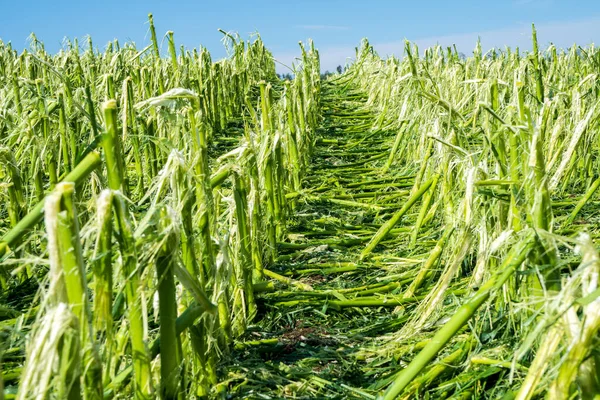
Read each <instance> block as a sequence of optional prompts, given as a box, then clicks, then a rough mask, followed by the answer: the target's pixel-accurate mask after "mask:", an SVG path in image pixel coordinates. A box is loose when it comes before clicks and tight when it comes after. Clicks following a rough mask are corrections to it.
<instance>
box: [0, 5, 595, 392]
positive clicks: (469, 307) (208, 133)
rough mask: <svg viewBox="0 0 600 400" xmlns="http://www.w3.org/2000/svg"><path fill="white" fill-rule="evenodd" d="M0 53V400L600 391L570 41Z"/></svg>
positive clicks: (584, 73)
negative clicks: (339, 67) (287, 76)
mask: <svg viewBox="0 0 600 400" xmlns="http://www.w3.org/2000/svg"><path fill="white" fill-rule="evenodd" d="M149 27H150V28H149V29H150V35H149V36H150V37H151V44H150V45H149V46H148V47H146V48H144V49H138V48H136V47H135V45H134V44H133V43H125V44H120V43H118V42H116V41H115V42H111V43H109V44H108V45H107V46H106V48H105V50H104V51H102V52H101V51H99V50H98V49H97V48H95V47H94V45H93V43H92V41H91V39H89V40H88V42H87V43H86V44H85V45H84V46H81V45H80V44H79V43H78V42H77V41H74V42H65V44H64V46H63V50H61V51H60V52H59V53H57V54H54V55H51V54H48V53H47V52H46V51H45V50H44V46H43V43H42V42H40V41H38V40H37V38H35V37H34V36H32V38H31V46H30V49H29V50H27V51H24V52H22V53H21V54H19V53H17V52H16V51H15V50H14V49H12V47H11V46H10V44H5V43H1V42H0V116H1V118H0V146H1V147H0V164H1V165H0V171H1V172H0V174H2V182H3V185H2V188H1V191H0V193H1V195H2V196H4V197H5V198H4V201H3V202H2V205H1V206H0V215H1V216H2V218H1V219H0V223H1V226H0V228H1V234H2V238H1V239H0V254H1V255H2V263H1V264H0V272H1V273H0V286H1V289H2V292H1V293H2V295H1V296H0V335H1V336H0V338H1V341H0V372H1V374H0V376H1V379H0V389H1V390H0V398H2V396H3V398H5V399H10V398H18V399H30V398H31V399H33V398H36V399H37V398H57V399H58V398H69V399H76V398H86V399H91V398H94V399H95V398H107V399H111V398H115V399H118V398H139V399H150V398H164V399H175V398H177V399H179V398H224V399H225V398H260V399H280V398H298V399H304V398H344V399H346V398H356V399H362V398H364V399H385V400H390V399H413V398H432V399H433V398H448V399H480V398H481V399H488V398H489V399H499V398H501V399H539V398H550V399H562V398H565V399H567V398H569V399H571V398H582V399H588V398H595V396H597V395H598V393H600V371H599V368H600V365H599V363H600V354H598V351H597V347H598V340H599V336H598V329H600V303H599V302H600V300H598V299H599V297H600V288H599V287H598V279H599V274H600V256H599V255H598V250H597V246H596V242H597V238H598V231H597V230H596V229H595V228H596V224H597V223H598V220H599V216H598V214H597V212H596V206H597V204H598V200H597V198H596V197H595V195H596V191H597V189H598V187H599V186H600V176H599V175H598V173H597V172H596V171H597V170H598V160H597V156H598V152H599V149H598V144H597V143H598V139H599V138H598V132H599V128H600V121H599V114H600V111H599V110H598V103H599V102H600V97H599V91H600V86H599V79H598V74H599V73H600V67H599V66H600V54H599V53H598V51H597V50H596V48H595V47H593V46H589V47H585V48H583V47H576V46H573V47H571V48H569V49H565V50H563V49H557V48H555V47H554V46H550V47H548V48H546V49H540V48H539V46H538V40H537V37H536V32H535V29H534V28H533V30H532V48H533V51H531V52H523V51H519V49H509V48H506V49H504V50H498V49H496V50H491V51H489V52H487V53H483V51H482V46H481V44H480V43H477V44H476V46H475V50H474V52H473V55H472V56H470V57H464V56H462V55H461V54H459V53H458V50H457V49H456V48H454V47H452V48H442V47H439V46H437V47H433V48H429V49H426V50H425V51H424V52H420V51H419V49H418V48H417V47H416V46H415V45H414V44H412V43H410V42H406V44H405V51H404V57H403V58H402V59H398V58H394V57H389V58H385V59H384V58H381V57H380V56H379V55H378V54H377V53H376V52H375V50H374V48H373V47H372V46H371V45H370V44H369V43H368V42H367V41H366V40H365V41H363V42H362V43H361V44H360V45H359V46H358V47H357V48H356V54H355V58H354V61H353V62H352V63H350V64H349V65H348V66H347V68H346V70H345V71H344V73H343V74H338V75H333V76H330V77H328V78H327V79H324V80H322V79H321V76H320V64H319V53H318V51H317V50H316V49H315V47H314V45H313V44H312V42H310V43H308V45H306V46H305V45H303V44H300V57H299V59H298V62H297V64H296V65H294V66H293V69H294V78H293V80H286V81H282V80H280V79H279V78H278V77H277V75H276V73H275V60H274V59H273V56H272V55H271V53H270V52H269V51H268V50H267V49H266V48H265V46H264V43H263V42H262V40H261V39H260V37H258V36H257V37H256V38H254V39H253V40H252V41H244V40H242V39H241V38H239V37H238V36H237V35H234V34H231V33H228V32H222V33H223V42H224V44H225V46H226V47H227V49H228V54H229V56H228V57H227V58H225V59H223V60H219V61H216V62H214V61H213V60H211V58H210V54H209V53H208V51H207V50H206V49H203V48H200V49H193V50H188V49H185V48H183V47H180V48H178V47H177V46H176V44H175V43H176V41H175V38H176V36H175V34H174V33H173V32H171V31H169V32H167V33H166V34H165V35H164V38H163V40H162V41H163V42H164V43H165V44H166V46H165V47H166V49H165V50H166V51H164V54H161V49H160V46H159V43H161V38H160V37H157V33H156V30H155V28H154V23H153V20H152V16H149Z"/></svg>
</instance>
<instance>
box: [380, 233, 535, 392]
mask: <svg viewBox="0 0 600 400" xmlns="http://www.w3.org/2000/svg"><path fill="white" fill-rule="evenodd" d="M533 245H534V236H533V235H532V234H531V233H529V234H527V236H525V238H523V239H522V240H521V241H520V242H519V244H518V245H517V246H515V247H513V248H512V249H511V251H510V252H509V254H508V255H507V256H506V258H505V260H504V262H503V263H502V265H501V267H500V269H499V271H498V273H497V274H496V275H494V276H493V277H492V278H490V279H489V280H488V281H487V282H486V283H485V284H484V285H482V286H481V288H480V289H479V290H478V291H477V293H475V295H474V296H473V297H472V298H471V299H469V301H467V302H466V303H465V304H463V305H462V306H461V307H460V308H459V309H458V310H457V311H456V313H455V314H454V315H453V316H452V318H450V320H449V321H448V322H446V324H444V326H443V327H442V328H441V329H439V330H438V331H437V332H436V334H435V336H434V337H433V338H432V339H431V341H430V342H429V343H428V344H427V345H426V346H425V348H423V350H421V352H419V354H418V355H417V356H416V357H415V358H413V360H412V361H411V363H410V364H409V365H408V366H407V367H406V368H404V369H403V370H402V372H401V373H400V374H399V375H398V377H397V378H396V379H395V380H394V383H393V384H392V385H391V386H390V387H389V388H388V389H387V390H386V391H385V393H384V394H383V396H382V399H384V400H393V399H396V398H397V397H398V395H400V394H401V393H402V392H403V391H404V389H405V388H406V387H407V386H408V385H409V384H410V383H411V382H412V381H413V379H414V378H415V377H416V376H417V375H418V374H419V373H420V372H421V371H422V370H423V368H425V367H426V366H427V364H428V363H429V362H430V361H431V360H433V358H435V356H436V355H437V354H438V353H439V352H440V351H441V350H442V348H443V347H444V346H445V345H446V344H447V343H448V342H449V341H450V340H451V339H452V338H453V337H454V335H455V334H456V333H457V332H458V331H459V330H460V328H461V327H462V326H463V325H464V324H466V323H467V321H468V320H469V319H470V318H471V317H472V316H473V315H474V314H475V312H476V311H477V310H478V309H479V307H481V305H483V303H485V301H486V300H487V299H488V298H489V297H490V296H491V295H492V294H493V293H495V292H497V291H498V290H499V289H500V288H501V287H502V285H504V284H505V283H506V281H507V280H508V279H509V278H510V277H511V276H512V274H513V273H514V272H515V270H516V269H517V268H518V267H519V266H520V265H521V264H522V263H523V262H524V261H525V260H526V258H527V256H528V255H529V252H530V251H531V250H532V248H533Z"/></svg>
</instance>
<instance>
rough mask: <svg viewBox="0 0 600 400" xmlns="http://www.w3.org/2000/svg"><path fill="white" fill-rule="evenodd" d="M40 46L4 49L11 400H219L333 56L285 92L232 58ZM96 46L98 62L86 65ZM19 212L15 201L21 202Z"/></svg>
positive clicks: (256, 51) (310, 137)
mask: <svg viewBox="0 0 600 400" xmlns="http://www.w3.org/2000/svg"><path fill="white" fill-rule="evenodd" d="M149 26H150V36H151V45H150V46H148V47H146V48H144V49H138V48H136V47H135V45H134V44H133V43H125V44H120V43H118V42H116V41H115V42H111V43H109V44H108V45H107V46H106V48H105V50H104V51H99V50H98V49H97V48H96V47H94V44H93V43H92V40H91V39H89V41H88V43H87V44H86V45H83V46H82V45H81V44H80V43H78V42H77V41H74V42H65V43H64V46H63V49H62V50H61V51H60V52H59V53H58V54H54V55H51V54H48V53H47V52H46V51H45V50H44V46H43V44H42V43H41V42H40V41H38V40H37V39H36V38H35V37H34V36H32V38H31V46H30V49H29V50H26V51H23V52H22V53H20V54H18V53H17V52H16V51H15V50H14V49H12V48H11V46H10V44H5V43H2V44H0V70H1V73H0V76H1V78H0V82H1V84H0V86H1V89H0V92H1V96H0V97H1V98H2V100H1V103H2V104H1V106H0V108H1V114H2V118H1V122H0V131H1V136H2V139H1V146H2V147H1V149H0V158H1V159H2V179H3V182H4V185H3V188H2V195H3V196H8V197H7V199H6V201H5V202H3V203H4V206H3V208H2V211H1V212H2V215H3V217H2V227H1V229H2V239H1V244H0V249H1V253H2V257H3V261H2V267H1V276H2V278H1V288H2V296H1V300H0V301H1V304H2V313H1V314H2V316H1V320H2V321H1V331H2V340H1V344H2V345H1V346H0V347H1V350H0V353H1V356H0V359H1V365H2V367H1V370H2V379H1V382H2V385H1V387H2V389H1V391H0V398H3V399H10V398H18V399H34V398H35V399H40V398H56V399H59V398H60V399H62V398H69V399H76V398H86V399H92V398H93V399H102V398H139V399H153V398H165V399H176V398H215V397H221V396H224V395H225V394H226V393H227V392H228V391H229V384H228V383H227V381H225V380H224V379H223V373H222V365H224V364H226V363H227V360H229V357H230V354H231V351H232V349H233V348H234V344H235V343H236V342H237V341H238V340H239V338H240V337H241V336H242V335H243V334H244V333H245V332H246V329H247V326H248V325H250V324H252V323H253V321H255V320H256V318H257V313H258V312H257V301H256V298H255V296H256V295H255V287H258V289H260V288H261V287H264V286H265V284H268V283H269V282H270V280H271V279H273V280H274V281H275V282H279V281H282V282H284V283H283V284H286V285H287V284H288V283H289V280H288V279H287V278H285V277H283V276H279V275H278V274H276V273H274V272H271V270H270V269H269V268H270V262H269V260H271V259H273V258H274V257H275V254H276V248H275V245H274V244H275V243H277V240H281V237H282V235H283V232H284V231H285V229H286V220H285V216H287V215H289V214H290V213H291V212H292V209H291V205H290V204H291V203H286V202H285V201H284V200H283V199H284V195H285V193H286V192H287V191H294V190H298V189H299V185H300V182H301V179H302V174H303V171H304V170H305V169H306V162H307V161H308V157H307V155H308V154H309V152H310V148H311V146H312V143H313V141H314V135H315V130H316V127H317V122H318V120H319V114H318V113H319V101H320V98H319V88H320V82H319V76H320V75H319V71H320V66H319V58H318V53H317V51H316V49H315V48H314V46H313V45H312V43H311V44H309V47H307V48H305V47H304V45H302V44H301V50H302V56H301V58H300V60H299V62H298V64H297V65H296V68H297V71H298V77H297V78H296V79H294V80H293V81H291V82H286V83H285V84H284V83H283V82H281V81H280V80H279V79H278V78H277V75H276V73H275V62H274V59H273V57H272V55H271V53H270V52H269V51H268V50H267V49H266V48H265V46H264V43H263V42H262V40H261V38H260V37H259V36H256V37H255V38H253V39H252V40H251V41H245V40H242V39H241V38H240V37H238V36H237V35H234V34H231V33H228V32H222V33H223V42H224V45H225V46H226V48H227V50H228V54H229V55H228V57H226V58H225V59H223V60H219V61H213V60H211V56H210V54H209V53H208V51H207V50H206V49H204V48H200V49H193V50H188V49H185V48H177V46H176V42H175V35H174V33H173V32H167V33H166V34H165V37H164V38H163V39H164V40H165V43H166V44H167V51H166V54H167V57H162V56H161V52H160V48H159V43H160V41H161V38H160V37H157V34H156V29H155V27H154V22H153V19H152V16H151V15H150V16H149ZM82 48H83V49H84V50H82ZM8 198H10V200H9V199H8Z"/></svg>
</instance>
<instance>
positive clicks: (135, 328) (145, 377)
mask: <svg viewBox="0 0 600 400" xmlns="http://www.w3.org/2000/svg"><path fill="white" fill-rule="evenodd" d="M103 108H104V121H105V124H106V133H104V135H103V140H102V146H103V148H104V157H105V161H106V169H107V175H108V185H109V189H111V190H113V191H115V192H120V193H122V192H121V191H122V185H123V173H122V169H121V163H120V162H119V160H122V158H121V157H122V155H121V146H120V143H119V136H118V134H117V104H116V101H114V100H109V101H108V102H106V103H105V104H104V107H103ZM116 194H117V195H116V196H115V203H114V211H115V217H116V220H117V226H118V229H119V236H118V239H119V251H120V253H121V257H122V259H123V261H122V263H123V278H124V279H125V282H126V283H125V298H126V300H127V306H128V311H129V316H128V317H129V318H128V319H129V331H130V339H131V347H132V353H133V354H134V357H133V369H134V375H135V396H136V398H139V399H146V398H151V397H152V392H153V388H152V380H151V372H150V358H149V355H148V350H147V348H146V338H145V331H146V329H145V328H144V318H143V309H142V304H141V299H140V295H139V290H140V288H141V285H140V277H139V274H140V271H139V270H138V265H137V256H136V249H135V242H134V238H133V232H132V228H131V223H130V222H129V215H128V210H127V206H126V205H125V201H124V199H123V198H122V196H121V195H119V193H116Z"/></svg>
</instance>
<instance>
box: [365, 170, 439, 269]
mask: <svg viewBox="0 0 600 400" xmlns="http://www.w3.org/2000/svg"><path fill="white" fill-rule="evenodd" d="M434 179H436V178H435V177H434V178H432V179H430V180H428V181H427V182H425V183H423V184H422V185H421V187H420V188H419V189H418V190H417V191H416V192H415V193H414V194H413V195H411V196H410V197H409V198H408V200H407V201H406V203H404V205H403V206H402V208H401V209H400V210H398V211H397V212H396V213H395V214H394V215H393V216H392V218H390V219H389V220H388V221H387V222H386V223H385V224H383V225H382V226H381V228H379V230H378V231H377V233H375V235H374V236H373V237H372V238H371V240H370V241H369V243H367V245H366V247H365V248H364V249H363V251H362V252H361V253H360V259H361V260H364V259H365V258H366V257H367V256H368V255H369V254H371V252H372V251H373V249H374V248H375V247H377V245H378V244H379V242H381V241H382V240H383V239H385V237H386V236H387V235H388V233H390V231H391V230H392V228H393V227H394V226H395V225H396V224H397V223H398V221H400V218H402V216H403V215H404V214H406V212H407V211H408V210H410V208H411V207H412V206H413V205H414V204H415V203H416V202H417V201H418V200H419V199H420V198H421V196H423V194H424V193H425V192H426V191H427V190H428V189H429V187H430V186H431V184H432V183H433V181H434Z"/></svg>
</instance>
